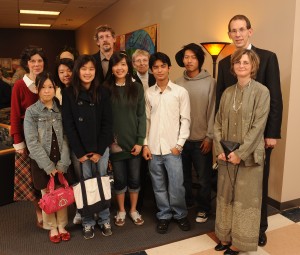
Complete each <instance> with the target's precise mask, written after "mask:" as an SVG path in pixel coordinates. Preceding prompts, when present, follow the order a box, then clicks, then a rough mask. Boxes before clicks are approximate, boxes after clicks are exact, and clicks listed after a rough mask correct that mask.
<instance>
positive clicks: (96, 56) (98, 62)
mask: <svg viewBox="0 0 300 255" xmlns="http://www.w3.org/2000/svg"><path fill="white" fill-rule="evenodd" d="M93 57H94V59H95V60H96V67H97V72H98V79H99V83H100V84H102V83H103V82H104V81H105V80H106V79H107V77H108V73H107V74H106V76H105V77H104V75H103V68H102V64H101V59H100V51H98V52H97V53H96V54H94V55H93ZM108 69H109V67H108Z"/></svg>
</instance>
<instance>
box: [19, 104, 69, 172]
mask: <svg viewBox="0 0 300 255" xmlns="http://www.w3.org/2000/svg"><path fill="white" fill-rule="evenodd" d="M52 127H53V129H54V132H55V134H56V137H57V142H58V146H59V152H60V160H59V161H58V162H57V164H56V166H55V164H54V162H52V161H51V160H50V158H49V155H50V151H51V140H52ZM24 133H25V139H26V144H27V148H28V150H29V152H30V154H29V156H30V158H32V159H33V160H35V161H36V162H37V164H38V166H39V167H40V168H41V169H44V171H45V172H46V173H47V174H50V173H51V172H52V171H53V170H54V169H57V170H59V171H62V172H65V173H66V172H67V169H68V167H69V165H70V163H71V161H70V152H69V146H68V144H67V140H66V138H65V137H64V135H63V127H62V118H61V113H60V110H59V109H58V107H57V105H56V102H55V101H53V107H52V109H50V110H49V109H48V108H47V107H46V106H45V105H44V104H43V103H42V102H41V101H40V100H38V101H37V102H36V103H35V104H33V105H31V106H30V107H28V108H27V110H26V113H25V119H24Z"/></svg>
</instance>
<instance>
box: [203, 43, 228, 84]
mask: <svg viewBox="0 0 300 255" xmlns="http://www.w3.org/2000/svg"><path fill="white" fill-rule="evenodd" d="M200 44H201V45H202V46H203V47H204V48H205V49H206V51H207V52H208V53H209V54H210V55H211V57H212V60H213V77H214V78H216V64H217V58H218V56H219V54H220V53H221V51H222V50H223V49H224V48H225V47H226V46H227V45H228V44H230V43H228V42H203V43H200Z"/></svg>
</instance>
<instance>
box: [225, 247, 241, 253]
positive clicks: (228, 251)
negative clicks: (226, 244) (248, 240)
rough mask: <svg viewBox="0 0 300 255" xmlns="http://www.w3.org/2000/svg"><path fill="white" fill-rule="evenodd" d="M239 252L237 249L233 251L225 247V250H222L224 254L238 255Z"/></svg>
mask: <svg viewBox="0 0 300 255" xmlns="http://www.w3.org/2000/svg"><path fill="white" fill-rule="evenodd" d="M238 254H239V251H234V250H231V249H230V248H227V250H226V251H224V255H238Z"/></svg>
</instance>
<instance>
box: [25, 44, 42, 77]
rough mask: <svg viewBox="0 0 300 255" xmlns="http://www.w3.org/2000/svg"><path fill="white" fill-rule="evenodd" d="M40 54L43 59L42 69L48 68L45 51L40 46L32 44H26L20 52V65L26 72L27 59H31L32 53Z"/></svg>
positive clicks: (27, 69)
mask: <svg viewBox="0 0 300 255" xmlns="http://www.w3.org/2000/svg"><path fill="white" fill-rule="evenodd" d="M36 54H38V55H40V56H41V58H42V59H43V61H44V70H45V69H47V68H48V60H47V58H46V55H45V52H44V50H43V49H42V48H39V47H34V46H28V47H26V48H25V49H24V50H23V51H22V53H21V57H20V58H21V66H22V67H23V68H24V70H25V71H26V72H27V73H28V72H29V68H28V61H29V60H30V59H31V57H32V56H34V55H36Z"/></svg>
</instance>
